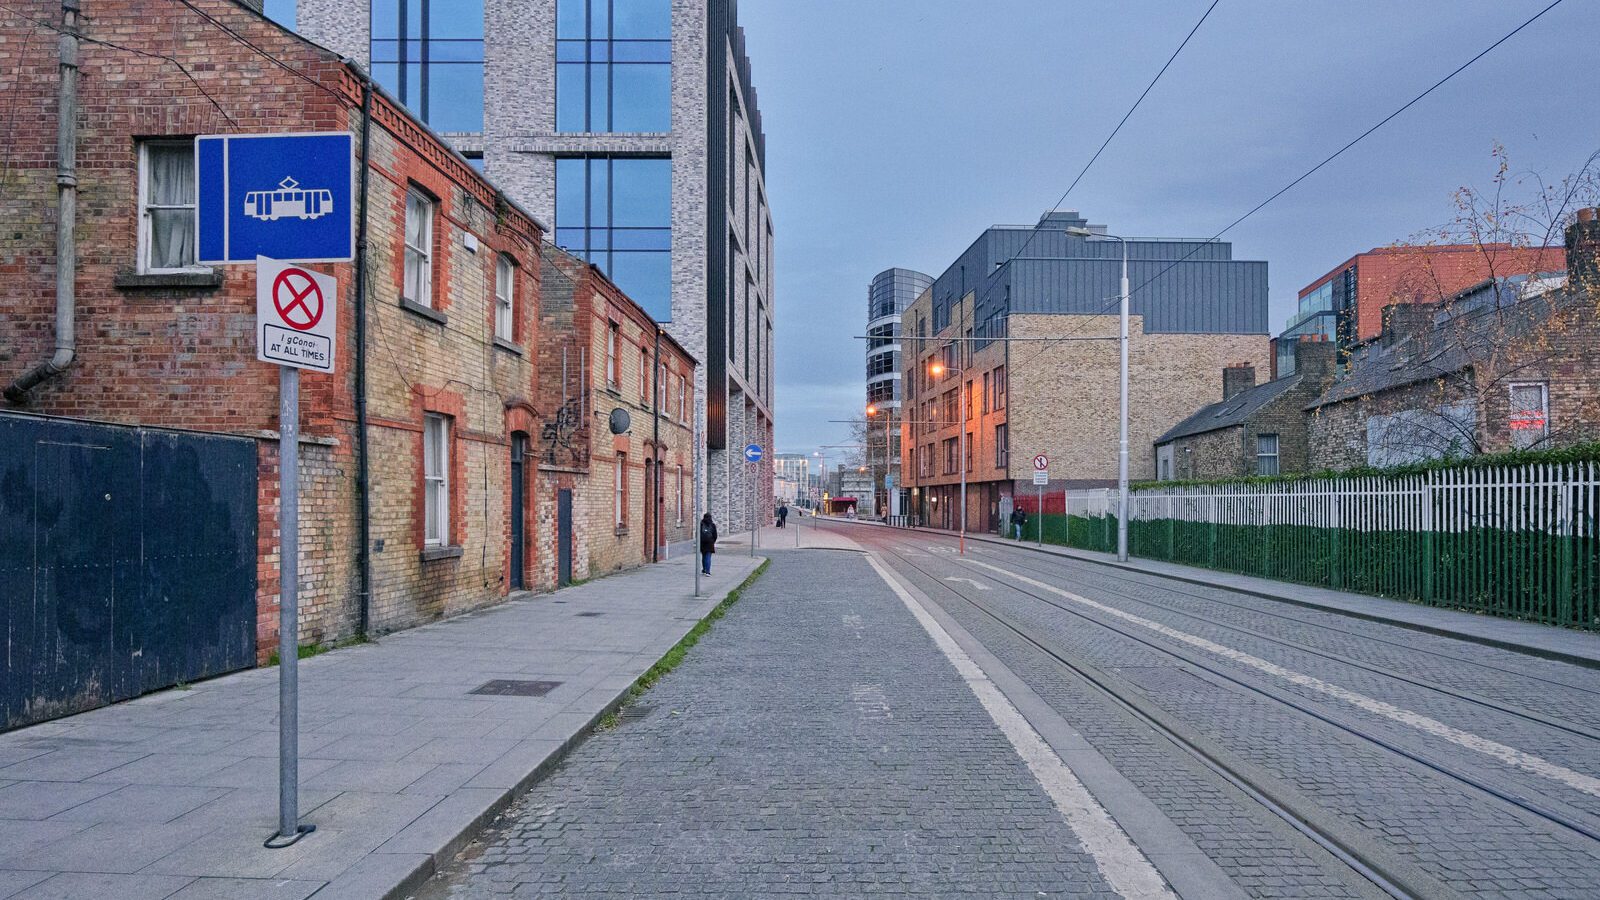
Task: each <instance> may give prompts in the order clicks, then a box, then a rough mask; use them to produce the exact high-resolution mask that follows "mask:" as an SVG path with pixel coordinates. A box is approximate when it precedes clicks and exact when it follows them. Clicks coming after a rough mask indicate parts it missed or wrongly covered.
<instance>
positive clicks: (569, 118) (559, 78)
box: [556, 63, 589, 132]
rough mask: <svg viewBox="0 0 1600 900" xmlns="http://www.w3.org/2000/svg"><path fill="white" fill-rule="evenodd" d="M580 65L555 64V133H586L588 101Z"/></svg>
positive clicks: (582, 67)
mask: <svg viewBox="0 0 1600 900" xmlns="http://www.w3.org/2000/svg"><path fill="white" fill-rule="evenodd" d="M585 68H586V67H585V66H584V65H583V64H582V63H557V64H556V131H566V132H578V131H588V130H589V129H588V121H589V120H588V116H587V115H586V114H587V113H588V111H589V99H588V92H587V91H586V90H584V83H583V73H584V69H585Z"/></svg>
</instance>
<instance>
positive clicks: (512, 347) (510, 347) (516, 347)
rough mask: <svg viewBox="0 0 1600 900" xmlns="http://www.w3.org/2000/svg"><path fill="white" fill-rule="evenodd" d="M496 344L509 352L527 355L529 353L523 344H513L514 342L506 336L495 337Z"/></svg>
mask: <svg viewBox="0 0 1600 900" xmlns="http://www.w3.org/2000/svg"><path fill="white" fill-rule="evenodd" d="M494 345H495V347H496V348H498V349H501V350H504V351H506V352H507V353H515V354H516V355H518V356H527V355H528V351H527V349H525V348H524V347H523V346H522V345H521V344H513V343H512V342H510V341H508V340H506V339H505V338H500V337H497V338H495V339H494Z"/></svg>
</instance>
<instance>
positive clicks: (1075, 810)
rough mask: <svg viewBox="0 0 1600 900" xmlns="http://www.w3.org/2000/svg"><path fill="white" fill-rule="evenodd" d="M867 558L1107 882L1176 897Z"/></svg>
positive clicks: (1143, 896)
mask: <svg viewBox="0 0 1600 900" xmlns="http://www.w3.org/2000/svg"><path fill="white" fill-rule="evenodd" d="M867 561H868V562H870V563H872V567H873V568H874V569H876V570H877V572H878V577H879V578H882V579H883V581H884V583H885V584H887V585H889V589H890V590H892V591H894V593H895V596H897V597H899V598H900V602H901V603H904V604H905V607H906V609H908V610H910V611H911V615H912V616H913V617H915V618H916V620H917V622H918V623H920V624H921V625H922V628H923V630H924V631H926V632H928V636H929V637H931V638H933V642H934V644H936V645H937V646H938V647H939V650H940V652H942V653H943V654H944V656H945V659H948V660H949V661H950V664H951V665H952V666H955V669H956V671H957V672H959V673H961V677H962V678H963V679H964V680H965V681H966V682H967V687H968V688H970V689H971V690H972V693H973V695H974V696H976V697H977V698H978V702H979V703H981V704H983V708H984V709H985V710H987V711H988V713H989V718H991V719H993V720H994V723H995V725H997V726H999V728H1000V731H1001V733H1003V734H1004V735H1005V736H1006V739H1007V740H1009V741H1010V742H1011V746H1012V747H1013V748H1014V749H1015V750H1016V751H1017V755H1018V756H1020V757H1022V761H1023V762H1024V763H1026V764H1027V766H1028V771H1030V772H1032V773H1033V777H1034V778H1035V779H1037V780H1038V782H1039V786H1040V787H1042V788H1044V791H1045V793H1046V794H1047V795H1049V797H1050V800H1051V801H1052V802H1054V803H1055V805H1056V809H1057V810H1059V811H1060V812H1061V816H1062V818H1064V819H1066V821H1067V826H1068V827H1069V828H1071V829H1072V833H1073V834H1075V835H1077V837H1078V840H1079V841H1080V842H1081V843H1082V844H1083V849H1084V850H1085V851H1086V852H1087V853H1088V854H1089V856H1090V857H1091V858H1092V859H1093V860H1094V864H1095V868H1097V869H1099V871H1100V876H1101V877H1102V878H1104V879H1105V880H1106V884H1108V885H1110V886H1111V889H1112V890H1114V891H1116V892H1117V893H1118V894H1120V895H1121V896H1123V897H1126V898H1128V900H1158V898H1159V900H1177V897H1176V895H1174V894H1173V893H1172V891H1171V890H1169V889H1168V888H1167V883H1166V881H1165V880H1163V879H1162V877H1161V873H1159V872H1157V871H1156V868H1155V866H1153V865H1151V863H1150V860H1149V859H1147V858H1146V857H1145V855H1144V854H1143V853H1142V852H1140V850H1139V848H1138V847H1136V846H1134V844H1133V841H1132V840H1131V839H1130V838H1129V837H1128V835H1127V833H1126V832H1124V831H1123V830H1122V828H1121V827H1120V826H1118V825H1117V823H1116V822H1114V821H1112V820H1111V816H1110V815H1108V814H1107V813H1106V811H1105V808H1104V807H1102V806H1101V805H1100V804H1099V803H1097V802H1096V801H1095V799H1094V797H1093V796H1092V795H1091V794H1090V793H1089V791H1088V789H1086V788H1085V787H1084V786H1083V783H1082V782H1080V781H1079V780H1078V777H1077V776H1076V775H1074V774H1072V770H1071V769H1069V768H1067V765H1066V763H1064V762H1062V761H1061V757H1059V756H1057V755H1056V752H1055V751H1054V750H1052V749H1050V745H1049V744H1046V743H1045V742H1044V738H1042V737H1040V736H1039V733H1038V732H1037V731H1034V730H1033V726H1032V725H1029V724H1028V720H1027V719H1026V718H1024V717H1023V715H1022V713H1020V712H1018V711H1017V708H1016V707H1015V706H1012V705H1011V701H1010V700H1007V699H1006V697H1005V695H1004V694H1002V693H1001V692H1000V689H999V688H998V687H996V686H995V684H994V682H992V681H990V680H989V676H987V675H985V674H984V672H983V669H982V668H981V667H979V665H978V664H977V663H975V662H973V661H972V658H971V657H970V656H968V655H967V652H966V651H965V650H962V649H961V646H960V645H959V644H957V643H956V641H955V638H952V637H951V636H950V633H949V632H948V631H945V630H944V626H942V625H940V624H939V622H938V620H936V619H934V617H933V616H932V615H931V614H929V612H928V611H927V610H926V609H924V608H923V606H922V603H921V601H919V600H918V599H917V598H916V597H914V596H912V595H911V593H910V592H909V591H907V590H906V589H905V588H903V587H901V586H900V583H899V582H897V581H895V580H894V578H892V577H891V576H890V575H889V572H888V570H887V569H885V568H884V566H883V564H882V563H881V562H879V561H878V557H877V556H876V555H875V554H872V553H868V554H867Z"/></svg>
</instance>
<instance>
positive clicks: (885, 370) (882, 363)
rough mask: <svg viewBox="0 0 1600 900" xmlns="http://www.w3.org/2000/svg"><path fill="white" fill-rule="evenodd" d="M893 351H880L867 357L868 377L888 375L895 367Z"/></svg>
mask: <svg viewBox="0 0 1600 900" xmlns="http://www.w3.org/2000/svg"><path fill="white" fill-rule="evenodd" d="M894 363H895V359H894V354H893V353H878V354H874V355H872V356H869V357H867V377H868V378H875V377H877V376H879V375H888V374H889V373H890V372H893V371H894V369H895V366H894Z"/></svg>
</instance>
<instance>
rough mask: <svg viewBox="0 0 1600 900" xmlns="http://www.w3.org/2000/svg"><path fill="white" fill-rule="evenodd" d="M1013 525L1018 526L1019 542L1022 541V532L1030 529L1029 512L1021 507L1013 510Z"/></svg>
mask: <svg viewBox="0 0 1600 900" xmlns="http://www.w3.org/2000/svg"><path fill="white" fill-rule="evenodd" d="M1011 523H1012V524H1013V525H1015V526H1017V540H1019V541H1020V540H1022V532H1023V531H1024V530H1026V529H1027V527H1028V511H1027V510H1025V509H1023V508H1022V507H1020V506H1019V507H1017V508H1016V509H1015V510H1012V512H1011Z"/></svg>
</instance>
